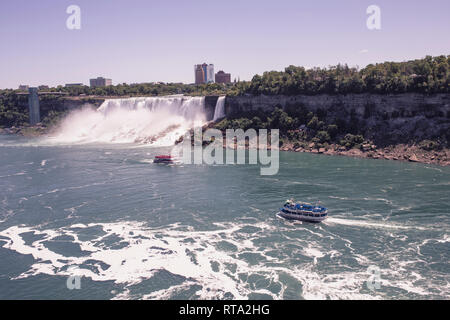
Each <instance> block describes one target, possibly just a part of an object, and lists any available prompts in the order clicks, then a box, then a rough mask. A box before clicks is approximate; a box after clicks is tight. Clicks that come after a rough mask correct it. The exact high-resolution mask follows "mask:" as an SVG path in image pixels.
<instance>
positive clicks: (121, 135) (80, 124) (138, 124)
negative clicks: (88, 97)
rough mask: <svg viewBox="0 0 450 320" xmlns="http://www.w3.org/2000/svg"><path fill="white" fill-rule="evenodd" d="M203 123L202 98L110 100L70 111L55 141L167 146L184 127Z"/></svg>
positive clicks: (183, 130) (171, 97) (167, 97)
mask: <svg viewBox="0 0 450 320" xmlns="http://www.w3.org/2000/svg"><path fill="white" fill-rule="evenodd" d="M205 122H206V116H205V98H204V97H187V96H178V95H177V96H166V97H149V98H128V99H110V100H106V101H105V102H103V104H102V105H101V106H100V107H99V108H98V109H97V110H93V109H90V108H89V109H83V110H78V111H75V112H72V113H71V114H70V115H69V116H68V117H66V119H64V121H63V122H62V125H61V127H60V129H59V130H58V132H56V134H55V136H54V137H52V140H53V141H54V142H56V143H95V142H103V143H133V142H138V143H147V144H151V145H155V146H171V145H173V144H174V143H175V141H176V140H177V139H178V138H179V137H180V136H182V135H183V134H184V133H185V132H186V131H187V130H189V129H190V128H192V127H194V126H201V125H203V124H204V123H205Z"/></svg>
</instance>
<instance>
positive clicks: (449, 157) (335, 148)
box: [280, 143, 450, 167]
mask: <svg viewBox="0 0 450 320" xmlns="http://www.w3.org/2000/svg"><path fill="white" fill-rule="evenodd" d="M280 151H288V152H308V153H314V154H324V155H329V156H345V157H353V158H365V159H382V160H393V161H403V162H417V163H424V164H434V165H439V166H443V167H446V166H449V165H450V149H447V148H444V149H442V150H439V151H427V150H423V149H421V148H420V147H418V146H416V145H406V144H397V145H393V146H388V147H385V148H377V147H376V146H374V145H363V147H362V148H361V149H356V148H353V149H349V150H347V149H346V148H345V147H342V146H340V145H336V144H332V145H330V146H329V147H328V148H316V147H315V146H314V143H310V144H309V146H308V147H307V148H304V147H298V148H295V147H294V144H293V143H287V144H286V145H283V146H281V147H280Z"/></svg>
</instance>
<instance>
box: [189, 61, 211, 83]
mask: <svg viewBox="0 0 450 320" xmlns="http://www.w3.org/2000/svg"><path fill="white" fill-rule="evenodd" d="M194 72H195V83H196V84H202V83H210V82H214V65H213V64H206V63H203V64H196V65H195V66H194Z"/></svg>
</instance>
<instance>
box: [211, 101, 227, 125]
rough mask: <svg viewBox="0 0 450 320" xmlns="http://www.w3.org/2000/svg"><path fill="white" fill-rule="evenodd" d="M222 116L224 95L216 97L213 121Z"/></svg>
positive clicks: (223, 113)
mask: <svg viewBox="0 0 450 320" xmlns="http://www.w3.org/2000/svg"><path fill="white" fill-rule="evenodd" d="M222 118H225V97H219V99H217V103H216V109H215V110H214V117H213V121H217V120H219V119H222Z"/></svg>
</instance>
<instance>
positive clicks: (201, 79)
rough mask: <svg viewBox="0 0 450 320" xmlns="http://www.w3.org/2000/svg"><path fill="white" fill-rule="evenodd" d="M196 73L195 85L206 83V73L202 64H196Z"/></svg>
mask: <svg viewBox="0 0 450 320" xmlns="http://www.w3.org/2000/svg"><path fill="white" fill-rule="evenodd" d="M194 71H195V84H202V83H205V72H204V71H203V67H202V65H201V64H196V65H195V67H194Z"/></svg>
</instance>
